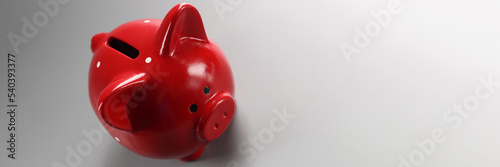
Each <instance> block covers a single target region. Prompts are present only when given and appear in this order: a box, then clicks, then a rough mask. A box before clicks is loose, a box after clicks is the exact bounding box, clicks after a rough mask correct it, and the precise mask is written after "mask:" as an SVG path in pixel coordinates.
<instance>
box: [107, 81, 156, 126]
mask: <svg viewBox="0 0 500 167" xmlns="http://www.w3.org/2000/svg"><path fill="white" fill-rule="evenodd" d="M145 85H146V75H145V73H140V74H130V75H126V76H125V77H122V78H120V79H118V80H116V81H114V82H112V83H111V84H109V85H108V86H107V87H106V88H104V90H103V91H102V93H101V95H100V96H99V101H98V106H99V107H98V114H100V115H101V116H102V118H103V119H104V121H105V122H106V123H107V124H108V125H110V126H112V127H115V128H117V129H121V130H125V131H130V132H132V131H134V130H135V129H136V127H135V126H136V125H133V121H131V118H129V117H130V114H131V113H134V110H136V109H137V103H133V99H138V97H139V98H143V97H141V96H144V94H143V93H144V92H143V91H144V90H145V89H144V88H145Z"/></svg>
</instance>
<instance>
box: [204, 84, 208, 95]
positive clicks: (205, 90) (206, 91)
mask: <svg viewBox="0 0 500 167" xmlns="http://www.w3.org/2000/svg"><path fill="white" fill-rule="evenodd" d="M203 93H205V94H206V95H208V94H209V93H210V88H209V87H208V86H205V88H203Z"/></svg>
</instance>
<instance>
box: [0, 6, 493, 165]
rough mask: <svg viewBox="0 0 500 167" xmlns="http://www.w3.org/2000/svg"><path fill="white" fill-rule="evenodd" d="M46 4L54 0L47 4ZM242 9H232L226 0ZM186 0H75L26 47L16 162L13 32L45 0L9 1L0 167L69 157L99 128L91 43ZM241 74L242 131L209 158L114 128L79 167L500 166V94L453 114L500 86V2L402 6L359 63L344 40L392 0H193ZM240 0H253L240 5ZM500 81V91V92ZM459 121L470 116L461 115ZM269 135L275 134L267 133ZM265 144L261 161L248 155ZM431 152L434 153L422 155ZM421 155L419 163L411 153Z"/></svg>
mask: <svg viewBox="0 0 500 167" xmlns="http://www.w3.org/2000/svg"><path fill="white" fill-rule="evenodd" d="M40 1H42V2H45V1H47V0H40ZM216 1H218V2H221V3H219V5H220V4H222V3H223V4H226V5H231V3H229V2H233V6H231V9H232V10H229V11H226V12H225V13H223V14H222V17H220V16H221V15H220V14H218V13H217V10H216V8H215V7H214V2H216ZM179 2H181V1H131V0H128V1H97V0H88V1H83V0H71V1H69V3H68V4H65V5H61V6H60V10H59V12H58V13H57V14H56V15H55V16H54V17H50V18H49V22H48V24H47V25H46V26H44V27H41V28H38V30H39V31H38V33H37V34H36V36H34V37H33V38H30V39H28V40H29V42H28V43H27V44H21V45H20V51H19V52H18V53H16V55H17V68H18V69H17V70H18V78H17V79H18V92H17V93H18V101H19V102H18V103H19V105H20V107H19V108H18V109H19V110H20V111H18V115H17V124H18V126H17V128H18V130H17V136H18V137H17V139H18V141H17V154H16V160H11V159H8V158H7V151H6V149H5V148H6V147H7V143H6V142H5V141H6V140H7V135H8V132H7V131H6V125H7V123H8V122H7V121H8V120H7V114H6V113H5V110H6V107H5V105H6V103H7V99H6V94H7V85H6V84H7V81H6V80H7V76H6V74H7V72H6V69H7V63H6V60H7V59H6V55H7V53H8V52H14V50H13V48H12V47H11V44H10V43H9V41H8V39H7V37H6V35H7V34H8V33H9V32H13V33H16V34H20V33H21V31H22V30H21V28H22V26H23V22H22V21H21V20H22V19H21V18H22V17H23V16H25V17H27V18H28V19H30V20H31V18H32V16H33V15H34V14H35V13H36V12H38V11H42V9H41V8H40V7H39V6H38V4H37V3H38V1H37V0H34V1H18V0H9V1H1V2H0V19H1V20H0V21H1V24H0V26H1V29H0V35H1V40H0V42H1V43H0V51H1V52H0V55H2V56H0V69H1V72H0V105H1V106H0V108H1V109H2V112H1V113H0V139H1V142H0V146H1V147H0V150H2V151H1V153H0V166H6V167H7V166H52V164H53V163H55V162H59V163H61V164H63V165H64V166H68V164H67V163H66V156H67V154H68V151H67V150H66V149H65V148H66V147H69V148H71V149H76V148H77V146H78V144H79V143H84V142H88V141H89V140H88V139H87V138H86V137H85V136H84V135H83V134H82V131H83V130H88V131H90V130H95V129H98V127H99V126H98V125H99V122H98V120H97V119H96V117H95V115H94V113H93V111H92V108H91V106H90V104H89V100H88V94H87V72H88V67H89V62H90V60H91V57H92V53H91V51H90V39H91V37H92V36H93V35H94V34H96V33H99V32H107V31H110V30H112V29H113V28H114V27H116V26H118V25H120V24H123V23H125V22H127V21H131V20H135V19H143V18H163V17H164V15H165V14H166V13H167V12H168V10H169V9H170V8H171V7H173V6H174V5H175V4H177V3H179ZM187 2H189V3H191V4H193V5H194V6H195V7H197V8H198V10H199V11H200V13H201V15H202V17H203V20H204V24H205V28H206V31H207V34H208V35H209V37H211V38H212V39H213V40H214V41H215V42H217V43H218V45H219V46H220V47H221V48H222V50H223V51H224V52H225V54H226V56H227V58H228V60H229V62H230V64H231V66H232V70H233V73H234V77H235V84H236V100H237V114H236V116H235V118H234V120H233V122H232V124H231V126H230V128H229V129H228V131H227V132H226V133H225V134H224V135H223V136H222V137H221V138H219V139H217V140H216V141H214V142H213V143H211V144H209V146H208V147H207V149H206V152H205V153H204V154H203V155H202V156H201V158H200V159H199V160H198V161H195V162H190V163H186V162H181V161H178V160H155V159H148V158H144V157H141V156H139V155H136V154H134V153H132V152H130V151H128V150H127V149H125V148H123V147H122V146H121V145H119V144H118V143H117V142H115V141H114V140H113V139H112V138H111V137H110V136H109V135H107V134H104V138H103V140H102V142H101V143H98V144H97V145H92V146H93V147H92V150H91V151H90V153H89V155H87V156H82V159H81V162H80V163H79V164H78V165H77V166H82V167H84V166H85V167H86V166H89V167H90V166H92V167H94V166H106V167H114V166H116V167H118V166H120V167H123V166H150V167H160V166H226V165H228V163H229V164H230V163H231V162H238V163H239V164H240V165H241V166H359V167H362V166H363V167H366V166H395V167H396V166H399V165H400V163H401V162H400V159H399V157H400V156H401V157H403V158H404V159H409V157H411V155H414V157H413V158H414V160H417V161H418V163H420V162H421V163H422V164H421V166H429V167H431V166H436V167H437V166H439V167H442V166H450V167H451V166H453V167H470V166H484V167H487V166H492V167H493V166H499V165H500V159H499V158H498V157H500V142H499V141H500V121H499V120H500V114H499V110H500V103H498V100H500V95H499V94H500V92H499V91H492V92H489V91H488V89H486V88H485V87H484V86H483V88H482V89H481V90H482V91H481V93H490V96H489V97H488V98H485V99H484V100H479V101H478V102H479V103H478V104H479V105H478V107H477V109H476V110H475V111H474V112H471V113H470V115H469V117H468V118H463V119H461V120H462V123H461V124H460V126H459V127H458V128H457V129H453V128H452V126H453V125H455V124H456V123H457V122H453V121H449V120H447V119H444V118H443V114H445V113H446V112H447V110H449V109H452V108H453V105H455V104H462V105H463V103H464V102H463V101H464V100H467V99H470V97H475V91H476V88H477V87H481V85H482V84H481V81H480V79H478V78H488V75H491V76H492V78H493V81H495V82H496V81H500V66H499V63H500V55H499V53H498V51H499V50H498V49H499V48H500V31H499V30H500V22H499V21H498V16H500V10H498V9H499V8H500V3H499V1H479V2H476V1H460V2H455V1H439V2H432V1H401V8H402V10H401V12H400V13H398V14H394V15H392V18H391V22H390V24H388V25H387V26H386V27H381V29H380V34H378V35H376V36H374V37H371V38H370V40H371V42H370V43H369V44H368V45H367V46H366V47H365V48H362V49H360V50H361V52H360V53H359V54H354V55H352V56H351V57H350V58H351V61H350V62H348V61H347V59H346V58H345V56H344V55H343V53H342V51H341V49H340V47H339V44H340V43H342V42H346V43H349V44H353V39H354V38H355V36H356V33H355V29H356V27H360V28H361V29H364V28H365V26H366V25H367V24H371V22H374V21H376V19H375V18H374V17H373V16H372V14H371V12H372V11H375V12H379V11H381V10H387V9H388V7H387V4H388V2H389V1H376V2H372V1H284V0H282V1H262V0H260V1H257V0H253V1H250V0H241V1H238V0H233V1H231V0H228V1H226V0H209V1H187ZM237 2H241V3H240V4H238V3H237ZM494 88H496V89H500V87H494ZM275 110H278V111H280V112H282V111H283V110H286V111H287V112H288V113H290V114H293V115H296V117H295V118H293V119H290V123H289V124H286V125H285V124H282V123H283V122H280V121H278V122H277V123H276V125H284V127H285V128H284V129H283V130H281V131H279V132H275V133H273V137H272V138H270V139H269V143H268V144H264V145H262V147H263V148H260V146H259V149H260V150H259V149H258V148H257V147H252V146H251V145H249V144H248V142H249V140H250V138H253V137H258V136H259V134H263V133H265V132H266V131H267V132H268V130H269V129H270V123H272V122H273V120H275V119H276V118H277V117H276V115H275V114H274V112H273V111H275ZM454 114H455V115H454V116H457V114H458V113H454ZM440 129H441V130H442V131H443V133H444V135H446V140H444V142H442V143H438V144H436V145H435V149H433V150H432V151H431V154H429V155H424V156H423V157H424V158H425V159H422V160H419V159H415V155H417V154H418V153H422V151H421V149H420V148H419V147H418V146H417V144H415V141H416V140H417V141H428V140H425V139H429V138H432V133H433V131H436V130H437V131H439V130H440ZM264 138H266V139H267V138H268V137H267V136H264ZM239 145H244V147H243V148H244V149H245V150H249V149H255V150H256V153H257V154H256V156H255V157H254V158H252V157H251V156H250V154H248V153H244V152H243V153H242V152H241V151H238V146H239ZM419 150H420V151H419ZM410 163H411V162H410Z"/></svg>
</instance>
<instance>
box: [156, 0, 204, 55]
mask: <svg viewBox="0 0 500 167" xmlns="http://www.w3.org/2000/svg"><path fill="white" fill-rule="evenodd" d="M156 35H157V41H156V42H157V45H158V46H159V51H160V55H171V53H172V52H173V51H174V50H175V48H176V45H177V44H178V43H179V42H180V41H181V40H182V39H184V38H189V39H195V40H199V41H208V38H207V35H206V33H205V28H204V26H203V21H202V19H201V16H200V13H199V12H198V10H196V8H194V7H193V6H192V5H190V4H186V3H182V4H178V5H176V6H175V7H173V8H172V9H171V10H170V11H169V12H168V14H167V15H166V16H165V18H164V19H163V21H162V23H161V25H160V28H159V29H158V31H157V34H156Z"/></svg>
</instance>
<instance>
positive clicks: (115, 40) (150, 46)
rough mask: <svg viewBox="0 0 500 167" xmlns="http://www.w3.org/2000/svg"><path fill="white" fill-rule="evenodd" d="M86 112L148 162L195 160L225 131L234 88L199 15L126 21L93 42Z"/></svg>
mask: <svg viewBox="0 0 500 167" xmlns="http://www.w3.org/2000/svg"><path fill="white" fill-rule="evenodd" d="M91 49H92V52H93V53H94V57H93V58H92V62H91V65H90V70H89V96H90V102H91V104H92V107H93V109H94V111H95V113H96V115H97V117H98V119H99V121H101V123H102V124H103V125H104V127H105V128H106V129H107V130H108V132H109V134H110V135H111V136H112V137H113V138H114V139H115V140H116V141H117V142H119V143H120V144H122V145H123V146H125V147H126V148H128V149H130V150H132V151H133V152H135V153H137V154H140V155H143V156H146V157H151V158H179V159H181V160H185V161H192V160H195V159H197V158H198V157H199V156H200V155H201V153H202V151H203V148H204V147H205V146H206V145H207V144H208V143H209V142H210V141H212V140H214V139H216V138H218V137H219V136H220V135H221V134H222V133H223V132H224V131H225V130H226V128H227V127H228V126H229V124H230V122H231V120H232V118H233V115H234V112H235V101H234V99H233V96H234V83H233V76H232V73H231V69H230V67H229V63H228V62H227V60H226V58H225V56H224V54H223V53H222V51H221V50H220V49H219V47H218V46H217V45H216V44H215V43H214V42H213V41H212V40H211V39H209V38H208V37H207V35H206V34H205V29H204V27H203V22H202V19H201V16H200V14H199V13H198V11H197V10H196V9H195V8H194V7H193V6H191V5H189V4H179V5H177V6H175V7H174V8H172V9H171V10H170V12H168V14H167V15H166V16H165V18H164V19H163V20H160V19H143V20H136V21H131V22H128V23H125V24H123V25H121V26H119V27H117V28H116V29H114V30H113V31H111V32H109V33H100V34H96V35H95V36H94V37H93V38H92V42H91Z"/></svg>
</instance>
